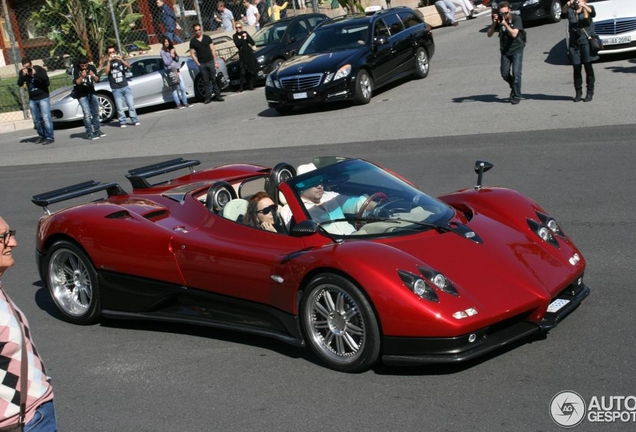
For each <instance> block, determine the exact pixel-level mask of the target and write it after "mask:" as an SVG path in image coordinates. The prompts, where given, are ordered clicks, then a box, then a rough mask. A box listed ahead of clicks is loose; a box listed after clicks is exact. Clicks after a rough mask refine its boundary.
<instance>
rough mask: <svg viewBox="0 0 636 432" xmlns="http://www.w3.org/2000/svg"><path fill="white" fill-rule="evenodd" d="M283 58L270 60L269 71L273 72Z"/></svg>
mask: <svg viewBox="0 0 636 432" xmlns="http://www.w3.org/2000/svg"><path fill="white" fill-rule="evenodd" d="M284 61H285V60H283V59H281V58H278V59H276V60H274V61H273V62H272V68H271V69H270V73H271V72H274V71H275V70H276V69H278V66H280V65H281V64H282V63H283V62H284Z"/></svg>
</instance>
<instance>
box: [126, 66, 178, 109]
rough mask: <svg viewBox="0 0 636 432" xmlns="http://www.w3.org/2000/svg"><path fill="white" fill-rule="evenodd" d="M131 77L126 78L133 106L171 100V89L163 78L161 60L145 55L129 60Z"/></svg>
mask: <svg viewBox="0 0 636 432" xmlns="http://www.w3.org/2000/svg"><path fill="white" fill-rule="evenodd" d="M130 72H131V73H132V77H130V78H128V85H129V86H130V88H131V90H132V93H133V97H134V98H135V106H148V105H156V104H161V103H164V102H169V101H171V100H172V91H171V90H170V88H169V87H168V86H166V84H165V82H164V79H163V76H164V75H163V74H164V70H163V60H161V58H160V57H158V58H155V57H145V58H139V59H136V60H132V61H131V62H130Z"/></svg>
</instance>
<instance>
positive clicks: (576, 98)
mask: <svg viewBox="0 0 636 432" xmlns="http://www.w3.org/2000/svg"><path fill="white" fill-rule="evenodd" d="M572 101H573V102H581V90H576V94H575V95H574V97H573V98H572Z"/></svg>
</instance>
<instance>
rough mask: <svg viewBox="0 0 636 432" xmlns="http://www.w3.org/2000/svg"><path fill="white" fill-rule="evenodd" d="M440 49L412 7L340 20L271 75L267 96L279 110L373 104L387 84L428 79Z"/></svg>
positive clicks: (327, 25) (328, 25)
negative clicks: (329, 104)
mask: <svg viewBox="0 0 636 432" xmlns="http://www.w3.org/2000/svg"><path fill="white" fill-rule="evenodd" d="M434 53H435V43H434V41H433V34H432V32H431V29H430V27H429V26H427V25H426V24H425V23H424V21H423V20H422V19H421V18H420V17H419V16H418V15H417V14H416V13H415V12H414V11H413V9H411V8H407V7H399V8H392V9H387V10H381V11H378V12H376V13H374V14H372V15H348V16H343V17H338V18H334V19H332V20H329V21H325V22H323V23H322V24H321V25H320V26H319V27H318V28H316V30H315V31H314V32H313V33H311V34H310V35H309V36H308V37H307V39H305V42H304V43H303V44H302V46H301V47H300V50H299V52H298V55H297V56H295V57H292V58H291V59H289V60H287V61H286V62H284V63H283V64H281V65H280V66H279V67H278V69H276V70H274V71H272V73H271V74H269V75H268V76H267V80H266V83H265V96H266V99H267V103H268V105H269V107H270V108H274V109H275V110H276V111H278V112H279V113H288V112H290V111H292V110H293V109H294V107H296V106H301V105H309V104H319V103H325V102H332V101H342V100H353V101H355V102H357V103H360V104H365V103H369V101H370V100H371V97H372V95H373V92H374V91H375V89H377V88H379V87H381V86H383V85H386V84H388V83H390V82H393V81H395V80H397V79H399V78H402V77H405V76H409V75H414V76H415V77H417V78H425V77H426V76H427V75H428V73H429V67H430V65H429V62H430V59H431V57H432V56H433V54H434Z"/></svg>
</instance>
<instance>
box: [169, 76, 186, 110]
mask: <svg viewBox="0 0 636 432" xmlns="http://www.w3.org/2000/svg"><path fill="white" fill-rule="evenodd" d="M171 89H172V99H174V103H176V104H177V106H179V105H187V104H188V96H187V95H186V89H185V83H184V82H183V77H182V76H181V73H179V84H177V85H173V86H172V87H171ZM179 93H181V99H179Z"/></svg>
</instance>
